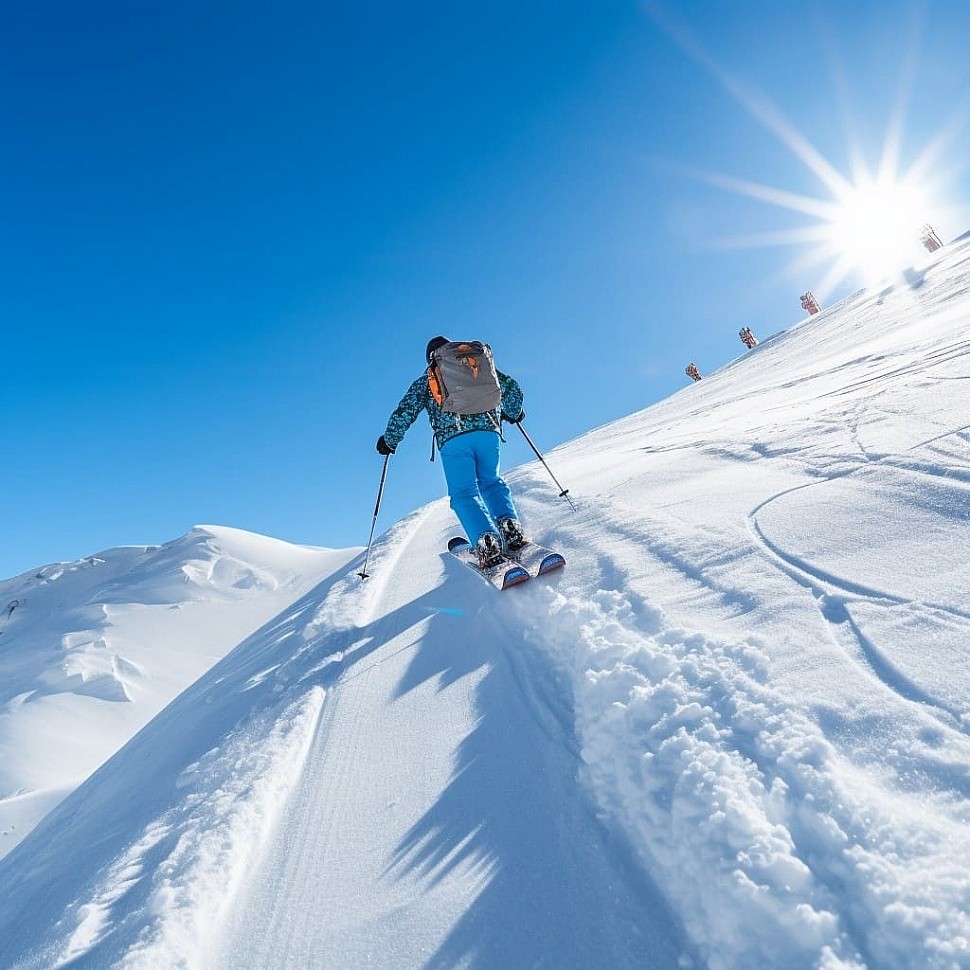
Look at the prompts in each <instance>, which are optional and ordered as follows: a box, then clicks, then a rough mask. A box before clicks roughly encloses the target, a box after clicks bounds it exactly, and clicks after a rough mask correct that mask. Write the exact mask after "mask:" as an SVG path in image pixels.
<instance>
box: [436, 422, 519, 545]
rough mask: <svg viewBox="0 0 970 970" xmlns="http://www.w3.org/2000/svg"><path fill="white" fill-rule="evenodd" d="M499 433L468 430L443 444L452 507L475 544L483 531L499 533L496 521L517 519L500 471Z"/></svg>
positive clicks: (443, 461) (469, 539)
mask: <svg viewBox="0 0 970 970" xmlns="http://www.w3.org/2000/svg"><path fill="white" fill-rule="evenodd" d="M499 443H500V439H499V436H498V435H497V434H496V433H495V432H494V431H468V432H466V433H465V434H460V435H457V436H456V437H454V438H450V439H449V440H448V441H446V442H445V443H444V444H443V445H442V446H441V451H440V455H441V465H442V467H443V468H444V470H445V481H446V482H447V484H448V495H449V496H450V497H451V507H452V509H453V510H454V513H455V515H457V516H458V521H459V522H460V523H461V527H462V528H463V529H464V530H465V535H466V536H468V541H469V542H471V543H472V544H474V543H475V542H477V541H478V537H479V536H480V535H481V534H482V533H483V532H497V531H498V530H497V528H496V522H498V520H499V519H503V518H506V517H509V518H513V519H514V518H516V514H515V506H514V505H513V504H512V493H511V492H510V491H509V487H508V485H506V484H505V480H504V479H503V478H502V476H501V475H500V474H499Z"/></svg>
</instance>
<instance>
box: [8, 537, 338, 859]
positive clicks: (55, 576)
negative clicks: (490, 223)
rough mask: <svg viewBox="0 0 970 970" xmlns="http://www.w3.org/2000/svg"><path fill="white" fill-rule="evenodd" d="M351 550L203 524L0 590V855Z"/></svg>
mask: <svg viewBox="0 0 970 970" xmlns="http://www.w3.org/2000/svg"><path fill="white" fill-rule="evenodd" d="M350 557H351V553H345V552H339V553H334V552H332V551H330V550H324V549H312V548H308V547H299V546H293V545H290V544H289V543H284V542H280V541H278V540H276V539H268V538H265V537H263V536H253V535H251V534H249V533H246V532H241V531H240V530H238V529H227V528H221V527H216V526H201V527H198V528H196V529H193V530H192V531H191V532H190V533H188V535H186V536H183V537H182V538H180V539H177V540H175V541H174V542H169V543H166V544H165V545H164V546H156V547H145V546H139V547H127V548H121V549H110V550H108V551H107V552H102V553H99V554H98V555H96V556H90V557H88V558H86V559H82V560H79V561H78V562H73V563H56V564H53V565H49V566H44V567H43V568H41V569H37V570H33V571H32V572H30V573H27V574H25V575H23V576H19V577H17V578H15V579H12V580H8V581H6V582H2V583H0V856H2V855H4V854H5V853H7V852H9V851H10V850H11V849H12V848H13V847H14V846H15V845H16V844H17V843H18V842H19V841H20V840H21V839H22V838H23V837H24V836H25V835H27V833H28V832H29V831H30V830H31V829H32V828H33V827H34V825H36V823H37V822H38V821H39V820H40V819H41V818H42V817H43V816H44V815H45V814H46V813H47V812H48V811H50V809H51V808H52V807H53V806H54V805H55V804H57V802H59V801H60V800H61V799H62V798H63V797H64V795H66V794H67V793H68V792H70V791H72V790H73V789H74V788H75V787H77V785H78V784H79V783H80V782H81V781H83V780H84V778H86V777H87V776H88V775H89V774H91V772H92V771H93V770H94V769H95V768H97V767H98V765H100V764H101V763H102V762H103V761H105V760H106V759H107V758H108V757H109V756H110V755H112V754H114V752H115V751H117V750H118V748H120V747H121V746H122V745H123V744H124V743H125V742H126V741H127V740H128V739H129V738H130V737H131V736H132V735H133V734H134V733H135V732H136V731H137V730H138V729H140V728H141V727H143V726H144V725H145V724H146V723H148V721H149V720H151V718H152V717H154V716H155V715H156V714H157V713H158V712H159V711H160V710H161V709H162V708H163V707H165V705H166V704H168V703H169V701H171V700H172V698H173V697H175V695H176V694H178V693H179V692H180V691H181V690H182V689H183V688H185V687H187V686H188V685H189V684H191V683H192V682H193V681H195V680H197V679H198V677H199V676H200V675H201V674H203V673H204V672H205V671H206V670H207V669H208V668H209V667H211V666H212V665H213V664H214V663H215V662H216V661H217V660H219V659H221V658H222V657H223V656H225V654H226V653H228V652H229V650H230V649H231V648H233V647H235V646H236V644H238V643H239V641H240V640H241V639H242V638H243V637H244V636H246V634H248V633H251V632H252V631H253V630H255V629H257V628H258V627H259V626H261V625H262V624H263V623H264V622H265V621H266V620H268V619H270V618H271V617H273V616H275V615H276V614H277V613H278V612H279V611H280V610H281V609H282V608H283V607H284V606H286V605H288V604H289V603H290V602H292V601H293V600H294V599H296V598H298V597H299V596H300V595H302V594H303V593H305V592H306V590H307V589H309V588H310V587H311V586H312V585H314V584H315V583H316V582H317V581H318V580H319V579H320V578H322V576H324V575H326V574H327V573H328V572H330V571H332V570H333V569H335V568H337V567H338V566H342V565H343V564H344V563H345V562H346V560H347V559H349V558H350Z"/></svg>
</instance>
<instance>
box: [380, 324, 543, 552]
mask: <svg viewBox="0 0 970 970" xmlns="http://www.w3.org/2000/svg"><path fill="white" fill-rule="evenodd" d="M466 346H468V347H471V346H473V347H475V348H476V349H478V348H480V350H481V351H482V352H483V355H482V356H484V355H487V360H483V361H482V364H483V365H487V368H486V369H487V372H488V373H492V372H494V375H495V378H496V379H497V385H498V387H497V390H498V392H499V393H498V397H499V400H498V404H497V406H496V407H495V408H494V409H492V410H485V411H480V412H476V413H471V414H469V413H461V412H460V411H455V410H450V409H449V408H451V407H454V405H452V404H450V402H449V401H448V400H447V399H443V398H442V389H443V388H442V385H441V383H440V381H439V378H440V376H441V373H442V372H441V370H440V366H441V363H440V362H441V359H442V358H443V357H444V356H445V354H446V351H449V350H452V349H454V348H461V347H466ZM425 359H426V360H427V363H428V369H427V370H426V371H425V372H424V373H423V374H422V375H421V376H420V377H419V378H417V379H416V380H415V381H413V382H412V384H411V386H410V387H409V388H408V390H407V393H406V394H405V395H404V397H403V398H401V402H400V404H398V406H397V407H396V408H395V410H394V412H393V413H392V414H391V416H390V418H389V419H388V421H387V428H386V430H385V431H384V434H382V435H381V436H380V438H379V439H378V440H377V451H378V453H379V454H381V455H393V454H394V451H395V450H396V448H397V446H398V445H399V444H400V443H401V441H402V439H403V438H404V435H405V433H406V432H407V430H408V428H410V427H411V425H412V424H414V422H415V421H416V420H417V419H418V415H420V414H421V412H422V411H427V413H428V420H429V422H430V423H431V429H432V431H433V432H434V437H435V441H436V442H437V445H438V451H439V452H440V454H441V464H442V467H443V469H444V473H445V483H446V484H447V487H448V495H449V498H450V499H451V508H452V510H453V511H454V513H455V515H456V516H458V521H459V522H460V523H461V527H462V529H463V530H464V532H465V535H466V536H467V537H468V541H469V542H470V543H471V544H472V545H473V546H474V547H475V549H476V551H477V553H478V560H479V563H480V564H481V566H482V568H486V567H487V566H490V565H492V564H494V563H495V562H497V561H498V560H499V559H500V558H501V557H502V555H503V552H504V551H505V550H515V549H518V548H520V547H521V546H522V545H523V543H524V542H525V537H524V535H523V533H522V527H521V525H520V524H519V520H518V516H517V515H516V511H515V505H514V504H513V502H512V494H511V492H510V491H509V487H508V485H507V484H506V483H505V480H504V479H503V478H502V476H501V475H500V474H499V445H500V442H501V434H500V425H499V420H500V419H501V420H505V421H509V422H512V423H515V422H518V421H521V420H522V419H523V417H525V412H524V411H523V410H522V389H521V388H520V387H519V385H518V383H517V382H516V381H515V380H514V379H513V378H511V377H509V376H508V375H507V374H503V373H501V372H500V371H496V370H494V367H493V366H492V364H491V352H490V351H489V350H488V348H487V347H485V346H484V345H482V344H475V345H462V344H453V343H452V342H451V341H450V340H448V338H447V337H434V338H432V339H431V340H429V341H428V346H427V349H426V350H425ZM458 360H459V361H462V362H464V361H463V359H462V358H461V357H460V356H459V357H458ZM465 360H470V361H471V366H472V367H473V368H474V373H475V377H476V378H477V377H478V376H479V371H480V367H479V358H478V357H473V358H466V359H465ZM458 407H460V405H458Z"/></svg>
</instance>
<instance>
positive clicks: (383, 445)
mask: <svg viewBox="0 0 970 970" xmlns="http://www.w3.org/2000/svg"><path fill="white" fill-rule="evenodd" d="M377 453H378V454H379V455H393V454H394V449H393V448H392V447H391V446H390V445H389V444H388V443H387V442H386V441H385V440H384V435H381V436H380V437H379V438H378V439H377Z"/></svg>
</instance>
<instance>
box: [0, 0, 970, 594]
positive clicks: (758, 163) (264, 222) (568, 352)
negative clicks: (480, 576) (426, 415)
mask: <svg viewBox="0 0 970 970" xmlns="http://www.w3.org/2000/svg"><path fill="white" fill-rule="evenodd" d="M968 48H970V4H966V3H963V2H962V0H938V2H934V0H927V2H924V3H917V4H914V3H910V2H906V3H900V2H896V0H878V2H876V0H873V2H868V0H863V2H857V3H853V4H846V3H844V2H841V0H820V2H816V3H810V2H806V3H799V4H779V3H777V2H769V0H764V2H761V0H757V2H755V0H739V2H737V3H730V4H729V3H722V2H713V0H711V2H706V0H695V2H679V3H675V2H673V0H666V2H664V3H661V4H654V3H638V2H634V0H630V2H626V0H624V2H621V0H599V2H596V3H590V2H588V0H581V2H580V0H554V2H545V0H541V2H529V3H521V2H519V3H506V2H503V0H499V2H493V3H488V4H482V3H464V2H457V3H456V2H443V0H442V2H435V3H424V2H421V0H417V2H416V3H413V4H399V3H361V4H348V3H340V4H337V3H328V2H324V3H320V2H316V3H310V2H306V3H292V2H288V0H274V2H272V3H269V2H242V3H232V4H212V3H206V2H201V3H199V2H195V0H193V2H192V3H184V2H179V0H173V2H168V3H164V4H162V3H128V2H126V3H121V2H116V3H105V2H99V0H94V2H92V3H90V4H81V5H79V4H76V3H67V2H45V0H39V2H37V3H29V4H28V3H21V4H7V5H6V6H5V7H4V9H3V11H2V13H0V92H2V93H0V98H2V103H3V113H2V116H3V131H2V136H0V137H2V144H3V151H2V153H0V202H2V205H0V211H2V229H0V246H2V262H0V282H2V285H0V321H2V326H3V347H4V350H5V353H4V367H3V372H2V377H0V405H2V407H0V422H2V438H3V444H4V451H3V466H2V468H3V473H2V476H0V507H2V512H3V516H2V526H0V528H2V535H0V576H10V575H13V574H15V573H18V572H20V571H23V570H26V569H28V568H32V567H34V566H39V565H41V564H44V563H46V562H49V561H53V560H62V559H73V558H76V557H79V556H82V555H86V554H90V553H93V552H96V551H98V550H100V549H103V548H107V547H110V546H113V545H121V544H142V543H156V542H162V541H166V540H168V539H171V538H174V537H176V536H177V535H180V534H181V533H183V532H185V531H186V530H187V529H189V528H190V527H191V526H192V525H194V524H196V523H219V524H226V525H232V526H237V527H239V528H244V529H250V530H253V531H257V532H263V533H266V534H269V535H274V536H278V537H281V538H285V539H288V540H291V541H296V542H305V543H311V544H319V545H330V546H348V545H362V544H363V543H364V542H365V541H366V538H367V532H368V529H369V526H370V518H371V513H372V511H373V502H374V496H375V493H376V488H377V482H378V476H379V472H380V465H381V462H380V459H379V458H378V456H377V455H376V453H375V451H374V442H375V440H376V438H377V437H378V435H379V434H380V433H381V431H382V430H383V427H384V423H385V421H386V419H387V416H388V414H389V413H390V411H391V410H392V409H393V407H394V406H395V404H396V403H397V401H398V399H399V397H400V395H401V394H402V393H403V392H404V390H405V389H406V387H407V385H408V383H409V382H410V381H411V380H412V379H413V378H414V377H415V376H417V374H418V373H419V372H420V369H421V367H422V354H423V349H424V345H425V342H426V341H427V340H428V338H429V337H431V336H433V335H435V334H439V333H443V334H445V335H448V336H451V337H466V338H468V337H472V338H481V339H485V340H488V341H490V342H491V343H492V345H493V346H494V348H495V351H496V354H497V357H498V360H499V364H500V366H501V367H502V369H504V370H506V371H508V372H510V373H512V374H513V375H515V376H516V377H517V378H518V379H519V380H520V383H521V384H522V385H523V387H524V389H525V393H526V409H527V412H528V422H527V425H528V427H529V428H530V429H531V432H532V434H533V437H534V438H535V439H536V441H537V442H538V443H539V444H540V446H541V447H543V448H546V449H549V448H551V447H553V446H554V445H555V444H557V443H560V442H562V441H565V440H568V439H569V438H571V437H574V436H575V435H577V434H580V433H582V432H584V431H586V430H589V429H590V428H593V427H596V426H598V425H600V424H603V423H604V422H607V421H610V420H612V419H614V418H617V417H620V416H622V415H625V414H628V413H630V412H632V411H635V410H638V409H639V408H641V407H644V406H646V405H648V404H650V403H652V402H654V401H656V400H658V399H660V398H663V397H666V396H667V395H669V394H670V393H672V392H673V391H675V390H677V389H678V388H680V387H682V386H684V384H685V383H686V378H685V376H684V373H683V368H684V366H685V364H686V363H687V362H688V361H690V360H695V361H697V363H698V365H699V366H700V368H701V370H702V371H703V372H710V371H711V370H713V369H715V368H716V367H718V366H720V365H721V364H724V363H726V362H727V361H729V360H731V359H732V358H734V357H736V356H738V355H739V354H740V353H742V351H743V347H742V346H741V344H740V341H739V340H738V337H737V330H738V328H739V327H740V326H741V325H743V324H748V325H750V326H751V327H752V328H753V329H754V330H755V332H756V333H757V334H759V335H760V336H765V335H767V334H770V333H774V332H777V331H778V330H782V329H785V328H787V327H788V326H791V325H792V324H793V323H795V322H797V321H798V320H799V319H800V318H801V317H802V315H803V314H802V311H801V310H800V308H799V305H798V296H799V294H800V293H801V292H803V291H804V290H806V289H812V288H813V287H818V286H819V285H820V281H821V279H822V278H823V276H824V269H825V268H824V266H817V265H816V266H806V265H804V264H802V265H798V264H797V258H798V256H799V255H800V251H799V247H798V246H794V247H793V246H785V247H764V246H758V247H726V246H724V245H721V244H719V243H718V242H717V240H719V239H723V238H725V237H729V236H752V235H757V234H760V233H765V232H773V231H776V230H786V229H791V228H793V227H799V226H805V225H806V224H810V223H811V220H810V219H808V217H806V215H805V214H804V213H799V212H796V211H792V210H790V209H788V208H784V207H781V206H778V205H773V204H771V203H770V202H766V201H764V200H760V199H757V198H753V197H752V196H751V195H750V194H742V193H738V192H734V191H729V190H727V189H726V188H725V187H724V186H723V185H718V184H715V182H716V180H715V181H714V182H712V180H710V179H708V178H705V177H699V176H698V174H697V173H698V170H703V171H704V172H707V173H718V174H720V175H721V176H725V177H728V178H730V179H734V180H740V181H744V182H747V183H758V184H761V185H764V186H770V187H774V188H775V189H779V190H783V191H785V192H790V193H800V194H807V195H810V196H815V197H819V198H825V197H826V192H825V189H824V186H822V184H821V182H820V181H819V178H818V177H817V175H816V174H815V173H813V172H812V171H811V170H810V168H809V167H808V166H807V165H806V163H805V161H804V160H803V159H800V158H799V157H798V154H797V153H796V152H795V151H793V150H792V148H791V147H790V145H786V144H785V142H784V139H783V138H781V137H779V127H778V125H774V128H775V130H772V124H771V123H766V121H765V117H766V114H765V111H764V110H761V109H759V107H758V106H759V105H761V108H763V106H764V103H765V102H764V101H763V100H759V98H767V99H769V100H770V102H771V103H772V105H773V106H774V109H776V111H777V113H778V115H780V116H784V117H785V118H787V119H788V121H789V122H790V123H791V125H792V126H793V128H794V129H796V130H798V131H800V132H801V133H802V134H803V135H804V136H805V137H807V138H808V139H809V141H810V142H811V143H812V144H813V145H814V147H815V148H816V149H817V150H818V151H819V152H820V153H821V155H822V156H824V157H825V158H826V159H828V161H829V162H830V163H831V164H832V165H833V166H834V167H835V168H837V169H839V170H840V171H842V172H843V173H846V172H847V171H848V169H849V164H850V159H851V153H852V151H853V150H854V149H855V150H858V151H860V152H861V153H862V155H863V156H864V157H865V158H866V159H867V160H868V161H869V162H870V163H871V164H873V165H874V164H875V163H876V161H877V160H878V158H879V156H880V153H881V152H882V149H883V145H884V141H885V138H886V133H887V129H889V128H890V125H891V120H892V119H893V117H895V116H898V117H900V118H902V119H903V122H902V125H901V127H900V129H899V130H900V131H901V137H900V152H899V156H900V162H901V164H902V165H904V166H905V165H906V164H909V163H911V162H912V161H913V160H914V159H915V158H917V157H918V156H919V154H920V152H921V151H922V149H923V148H924V147H925V146H926V145H927V144H928V143H930V142H931V140H932V139H933V138H934V137H935V136H937V135H939V134H940V133H941V132H949V133H950V134H951V136H952V137H951V138H950V139H949V141H947V142H945V143H941V148H940V151H939V153H938V157H937V158H936V159H935V161H934V165H933V168H932V176H933V178H934V180H936V181H937V182H938V183H939V186H938V188H939V194H940V203H941V205H940V208H939V209H938V210H937V214H938V219H939V225H938V226H937V228H938V230H939V232H940V235H941V236H944V238H952V237H953V236H955V235H958V234H959V233H962V232H963V231H964V230H966V229H968V228H970V225H967V224H966V222H967V212H968V210H967V208H966V201H967V199H966V196H967V193H966V182H965V179H966V170H965V168H964V165H965V160H966V159H968V158H970V136H968V132H967V128H966V124H965V123H966V121H967V110H968V104H967V101H966V97H967V91H968V90H970V59H968V58H967V56H966V51H967V49H968ZM774 109H773V110H774ZM803 248H804V247H803ZM920 255H921V251H920V249H919V247H918V245H917V244H915V243H914V249H913V258H914V260H916V259H919V258H920ZM859 285H860V282H859V280H857V279H856V280H854V279H846V280H844V281H842V282H841V283H840V285H839V286H838V287H836V288H835V289H834V291H833V292H832V294H831V295H830V299H836V298H838V297H839V296H842V295H845V294H847V293H849V292H851V291H852V290H853V289H855V288H857V287H858V286H859ZM429 446H430V436H429V433H428V431H427V425H426V422H425V421H424V419H423V418H422V419H421V422H420V423H419V424H418V425H417V426H415V428H414V429H412V431H411V433H410V435H409V437H408V438H407V439H406V440H405V442H404V444H403V445H402V447H401V448H400V449H399V451H398V454H397V455H396V456H395V457H394V458H393V459H392V461H391V469H390V474H389V478H388V484H387V493H386V499H385V505H384V509H383V511H382V515H381V521H380V526H379V529H380V530H383V529H384V528H386V527H387V526H389V525H390V524H391V523H392V522H393V521H394V520H395V519H397V518H399V517H400V516H401V515H403V514H406V513H407V512H408V511H410V510H411V509H413V508H415V507H417V506H418V505H420V504H422V503H423V502H424V501H426V500H429V499H431V498H434V497H436V496H437V495H440V494H442V493H443V491H444V487H443V482H442V479H441V473H440V468H439V466H438V465H437V464H436V465H434V466H431V465H430V464H429V463H428V460H427V458H428V451H429ZM530 456H531V453H530V452H529V451H528V450H527V449H526V448H525V446H524V445H523V443H522V442H521V441H520V440H515V439H512V440H511V441H510V444H509V447H508V449H507V452H506V464H507V465H514V464H517V463H520V462H522V461H525V460H528V459H529V458H530ZM566 484H567V485H568V484H569V483H568V482H567V483H566ZM554 500H555V496H554V494H553V492H552V491H550V501H554Z"/></svg>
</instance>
